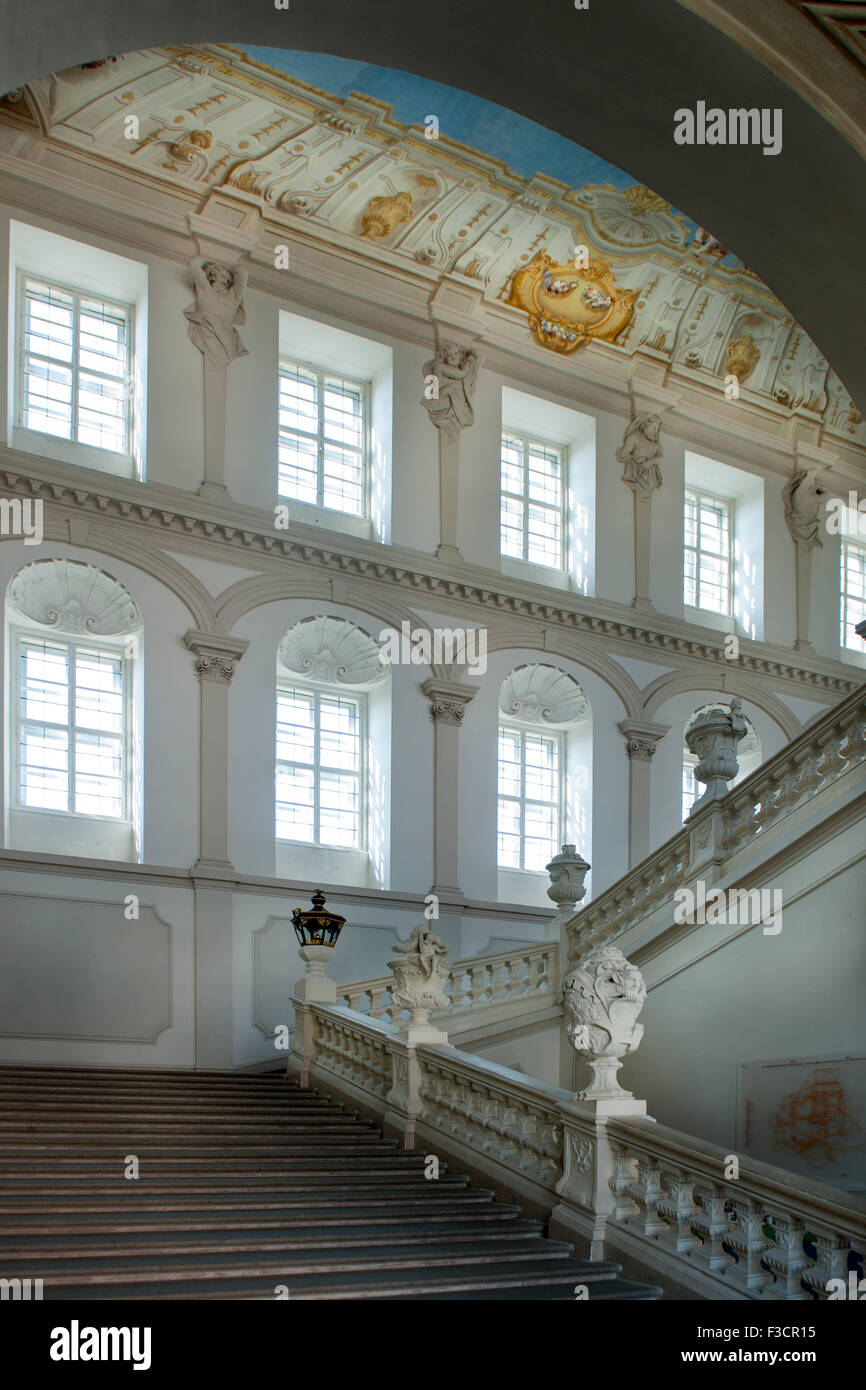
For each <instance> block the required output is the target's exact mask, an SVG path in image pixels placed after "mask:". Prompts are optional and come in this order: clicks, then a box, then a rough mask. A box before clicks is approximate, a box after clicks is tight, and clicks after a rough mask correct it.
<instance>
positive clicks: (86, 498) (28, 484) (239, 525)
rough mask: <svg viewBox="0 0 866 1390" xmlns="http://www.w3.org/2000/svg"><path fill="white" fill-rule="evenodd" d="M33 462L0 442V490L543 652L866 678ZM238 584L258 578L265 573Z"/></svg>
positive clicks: (848, 682)
mask: <svg viewBox="0 0 866 1390" xmlns="http://www.w3.org/2000/svg"><path fill="white" fill-rule="evenodd" d="M33 462H34V460H33V458H32V456H30V455H26V456H22V455H19V454H16V453H15V452H14V451H13V450H10V449H4V448H2V447H0V488H3V490H4V491H6V492H9V493H12V494H15V495H19V496H28V497H42V498H43V499H45V500H46V501H48V502H51V503H54V504H55V505H57V506H62V507H65V508H67V509H70V510H72V511H73V513H74V514H75V515H78V516H80V515H81V513H82V512H83V513H89V514H92V515H95V516H99V517H102V518H104V519H105V520H106V521H110V522H112V523H114V522H118V521H122V522H124V523H126V524H127V525H129V526H139V527H145V528H147V529H148V530H149V531H150V532H151V533H155V534H157V535H166V534H167V535H169V536H171V537H172V538H174V537H175V536H177V535H178V534H180V535H186V536H189V537H190V538H194V537H195V538H199V539H203V540H208V541H217V542H218V543H219V544H220V545H221V546H228V547H231V548H233V549H240V550H243V551H245V552H250V551H252V552H253V553H255V554H256V555H257V556H260V557H261V560H262V562H263V565H264V564H267V567H268V568H269V569H270V568H271V567H272V565H273V564H274V562H277V563H278V564H279V565H280V567H281V571H282V572H284V570H285V562H286V561H293V562H295V563H297V564H300V565H303V566H305V567H307V568H309V566H311V565H314V566H319V567H321V568H322V569H324V570H327V571H333V572H335V573H339V574H341V575H343V576H344V577H346V578H349V577H355V578H357V579H359V580H373V581H376V580H379V581H381V580H384V581H386V582H387V584H388V585H389V586H395V585H396V586H397V587H398V588H400V589H402V590H405V591H406V592H407V593H414V594H416V595H418V596H419V597H423V599H424V604H425V606H427V607H429V606H430V604H429V599H430V597H431V596H432V597H434V598H435V599H437V600H438V601H440V602H441V601H444V602H445V603H446V604H447V605H448V607H449V609H451V608H455V607H456V606H459V605H462V604H465V605H467V606H468V607H470V608H471V609H472V610H473V611H474V616H475V620H476V621H478V609H479V608H481V610H482V611H483V612H484V613H492V612H496V613H497V614H503V615H504V614H508V615H517V616H519V617H522V618H524V619H526V620H528V621H532V622H533V623H537V624H538V625H539V630H538V634H537V640H536V646H537V647H538V648H539V649H541V650H545V651H549V652H553V650H554V648H552V647H551V645H550V642H549V641H548V640H547V637H546V636H545V634H544V629H550V628H559V629H563V630H565V631H568V632H570V633H579V634H580V635H582V636H587V637H601V638H604V639H606V640H608V639H616V640H619V641H620V642H621V643H622V645H623V647H624V649H625V650H626V651H628V650H629V649H630V652H631V654H632V655H638V654H640V655H641V656H644V655H645V653H646V652H647V651H651V652H652V653H653V654H654V655H657V656H658V655H661V656H663V657H672V656H677V657H687V658H691V659H693V660H695V661H696V662H697V663H700V664H702V665H709V666H711V667H712V668H714V671H715V674H714V675H713V676H711V677H709V681H710V688H712V687H713V686H715V685H718V683H719V682H718V672H719V671H724V672H726V673H728V674H731V673H743V674H756V675H759V676H762V677H769V678H770V679H771V680H773V681H776V682H780V683H782V684H785V683H789V684H791V685H792V686H793V687H795V688H796V687H800V689H801V690H802V688H803V687H806V688H808V689H809V690H810V692H814V693H815V694H816V695H818V696H819V698H822V697H823V698H824V699H825V700H827V701H828V702H832V701H835V700H837V699H839V698H841V697H842V696H844V695H847V694H849V693H850V692H851V691H852V690H854V689H855V688H856V687H857V686H859V685H862V684H863V681H864V679H866V673H864V675H863V676H859V675H858V674H857V673H856V672H855V671H853V670H851V669H850V668H847V667H845V666H843V665H842V663H841V662H836V661H829V660H824V659H822V658H814V659H813V660H812V661H810V663H809V664H808V665H806V664H803V663H801V664H798V663H796V662H795V661H794V660H793V659H792V657H793V654H792V653H791V652H788V651H786V650H785V649H783V648H775V647H772V646H770V645H768V644H766V643H762V642H748V641H747V640H746V639H745V638H743V639H741V641H740V656H739V658H738V660H737V661H731V660H729V659H728V658H727V657H726V656H725V643H724V635H723V634H716V633H708V632H706V631H704V630H701V629H698V628H694V627H692V626H690V625H689V624H688V623H685V622H682V621H681V620H679V619H676V618H669V617H665V616H664V615H655V614H653V615H648V614H643V615H641V617H642V618H643V621H641V622H638V621H636V620H635V616H634V612H633V610H632V609H630V608H625V607H624V606H622V605H619V604H615V603H611V602H607V601H603V600H600V599H586V598H582V597H580V596H579V595H569V597H568V600H567V601H563V599H562V596H561V593H560V591H558V590H557V591H555V592H554V593H552V592H551V591H549V590H546V589H544V588H543V587H542V586H541V585H534V584H529V583H523V582H519V581H515V580H509V579H508V578H507V577H506V576H503V575H501V574H499V573H497V572H496V571H493V570H487V569H483V568H482V567H481V566H474V565H469V564H467V563H465V562H464V563H462V564H459V565H458V564H455V565H453V566H449V570H450V571H451V572H450V573H449V572H448V571H447V570H445V568H444V567H442V566H440V565H439V564H437V561H436V560H435V559H434V558H433V557H432V556H426V555H423V554H421V553H420V552H417V551H408V550H402V549H399V548H397V547H387V548H385V547H381V546H377V545H376V544H375V543H373V542H369V541H361V540H357V539H355V538H353V537H349V536H340V535H337V534H336V533H333V532H332V533H331V535H332V536H333V543H332V544H326V543H324V542H323V541H322V538H321V533H320V532H318V531H316V530H314V529H313V528H309V527H303V526H301V525H300V524H297V525H295V526H294V527H293V534H292V535H291V536H289V535H287V534H286V533H285V532H281V533H277V532H275V531H273V530H267V529H265V528H266V524H267V522H266V518H267V516H268V514H267V513H263V512H260V511H256V510H255V509H254V508H251V507H245V506H241V505H239V504H235V505H234V506H233V507H231V509H229V508H228V507H223V506H221V505H218V504H216V503H214V502H206V501H205V500H204V499H201V498H197V497H193V496H192V495H190V494H185V493H182V492H181V491H180V490H179V489H171V488H164V487H161V486H158V485H155V484H151V483H148V484H141V483H135V482H130V481H127V480H125V479H117V478H110V477H109V475H106V477H105V485H104V486H103V487H100V488H97V487H96V486H94V483H93V481H92V480H93V478H94V474H93V472H92V470H83V469H82V470H81V477H80V480H79V479H76V482H75V483H71V482H69V481H68V480H67V479H66V477H65V476H64V475H63V469H62V467H60V466H57V465H54V466H52V465H51V464H50V463H48V462H47V461H43V460H40V466H41V467H42V469H43V472H44V473H45V474H47V475H49V476H45V477H41V478H40V477H38V476H36V475H35V474H34V473H33V472H31V471H29V470H30V469H31V467H32V464H33ZM22 463H26V466H27V468H28V472H27V473H26V474H25V473H23V472H22V471H20V466H21V464H22ZM50 474H54V476H53V477H52V476H50ZM85 474H87V476H86V478H85ZM193 508H195V510H193ZM0 539H2V538H0ZM87 546H88V548H90V549H93V550H98V549H99V536H98V531H97V530H96V528H88V539H87ZM246 563H247V564H248V563H249V560H247V561H246ZM243 582H246V583H249V584H251V585H255V584H260V583H261V582H262V581H260V580H248V581H241V583H243ZM235 587H238V588H239V587H240V585H238V586H235ZM253 606H254V605H253Z"/></svg>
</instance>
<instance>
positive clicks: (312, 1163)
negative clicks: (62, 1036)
mask: <svg viewBox="0 0 866 1390" xmlns="http://www.w3.org/2000/svg"><path fill="white" fill-rule="evenodd" d="M130 1153H134V1154H136V1156H137V1157H138V1158H139V1160H140V1175H139V1178H138V1179H137V1180H134V1181H132V1180H127V1179H126V1178H125V1177H124V1173H123V1168H124V1160H125V1157H126V1155H127V1154H130ZM424 1160H425V1153H424V1151H422V1150H420V1149H416V1150H408V1149H403V1148H401V1147H400V1146H399V1144H398V1142H397V1141H396V1140H394V1139H385V1138H384V1137H383V1136H382V1134H381V1132H380V1130H379V1129H378V1128H377V1127H376V1126H375V1125H374V1124H371V1123H370V1121H369V1120H366V1119H362V1118H360V1117H358V1116H357V1115H355V1114H353V1113H352V1112H351V1111H350V1110H349V1109H347V1108H345V1107H344V1106H342V1105H339V1104H336V1103H334V1102H333V1101H332V1100H330V1099H329V1098H328V1097H326V1096H322V1095H317V1094H316V1093H314V1092H311V1091H306V1090H301V1089H300V1088H299V1087H298V1086H297V1084H296V1083H294V1082H293V1081H291V1080H289V1079H287V1078H286V1076H285V1074H284V1073H277V1072H275V1073H274V1074H273V1075H270V1076H249V1075H238V1074H237V1073H232V1072H207V1073H198V1072H177V1071H159V1070H158V1069H150V1070H148V1071H146V1072H139V1071H130V1070H129V1069H117V1070H113V1069H108V1068H103V1069H98V1070H92V1069H88V1068H78V1067H74V1068H62V1069H61V1068H38V1067H27V1068H12V1067H2V1068H0V1242H2V1249H3V1256H2V1261H3V1267H2V1270H0V1274H2V1275H3V1277H5V1278H16V1277H19V1278H27V1277H30V1278H34V1277H35V1278H41V1279H42V1280H43V1281H44V1297H45V1299H49V1300H50V1299H63V1300H68V1299H73V1300H74V1299H78V1298H80V1299H86V1300H111V1299H123V1300H147V1301H150V1300H156V1299H158V1300H162V1299H193V1298H195V1299H201V1298H204V1299H220V1300H224V1299H235V1300H237V1299H242V1300H252V1301H261V1300H264V1299H267V1300H270V1299H273V1298H274V1297H275V1293H276V1289H277V1287H278V1286H286V1287H288V1289H289V1295H290V1297H291V1298H292V1299H301V1300H307V1301H308V1300H317V1299H322V1300H325V1301H335V1300H345V1299H371V1298H376V1299H385V1300H394V1299H396V1300H398V1301H400V1300H405V1299H434V1300H461V1299H463V1298H468V1299H479V1298H485V1299H488V1300H489V1299H504V1300H511V1299H517V1298H521V1299H525V1298H531V1299H535V1300H541V1299H545V1300H547V1299H555V1300H558V1301H564V1300H565V1299H570V1298H573V1297H574V1288H575V1286H576V1285H579V1284H586V1285H587V1288H589V1289H590V1290H591V1293H590V1296H591V1297H593V1298H597V1299H599V1300H618V1299H623V1300H636V1299H640V1300H644V1299H651V1298H655V1297H658V1290H656V1289H654V1288H652V1287H651V1286H649V1285H641V1284H632V1283H629V1282H628V1281H626V1280H622V1279H621V1278H620V1271H619V1267H618V1266H617V1265H612V1264H606V1263H603V1262H592V1263H589V1262H588V1261H585V1260H578V1259H576V1258H575V1257H574V1254H573V1251H572V1250H571V1247H570V1246H568V1245H566V1244H563V1243H561V1242H556V1241H550V1240H547V1239H546V1238H545V1237H544V1235H543V1227H542V1226H541V1223H540V1222H538V1221H535V1220H531V1219H527V1218H526V1217H524V1216H523V1215H522V1213H521V1211H520V1208H519V1207H517V1206H516V1205H514V1204H512V1203H502V1202H499V1201H498V1200H497V1199H496V1198H495V1196H494V1194H493V1193H492V1192H490V1191H488V1190H487V1189H485V1188H480V1187H474V1186H473V1185H472V1184H471V1182H470V1180H469V1178H468V1177H466V1176H465V1175H463V1174H459V1173H453V1172H449V1171H448V1170H447V1168H446V1166H445V1165H444V1164H442V1165H441V1166H440V1170H439V1176H438V1178H437V1179H436V1180H435V1181H431V1180H428V1179H427V1178H426V1177H425V1162H424Z"/></svg>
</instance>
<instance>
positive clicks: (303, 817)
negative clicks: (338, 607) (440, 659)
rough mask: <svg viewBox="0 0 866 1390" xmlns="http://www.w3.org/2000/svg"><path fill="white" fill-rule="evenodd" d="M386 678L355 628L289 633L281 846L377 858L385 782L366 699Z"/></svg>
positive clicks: (280, 769) (281, 686) (371, 645)
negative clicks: (375, 751) (380, 803)
mask: <svg viewBox="0 0 866 1390" xmlns="http://www.w3.org/2000/svg"><path fill="white" fill-rule="evenodd" d="M388 680H389V671H388V667H387V665H386V664H385V663H384V662H383V661H382V659H381V657H380V649H379V647H378V646H377V644H376V642H375V641H374V640H373V638H372V637H370V636H369V634H367V633H366V632H364V631H362V629H361V628H359V627H356V626H355V624H354V623H350V622H347V621H346V620H345V619H342V618H334V617H315V618H306V619H304V620H303V621H301V622H299V623H296V624H295V625H294V627H292V628H290V629H289V631H288V632H287V633H286V635H285V637H284V638H283V640H282V642H281V643H280V646H279V652H278V656H277V696H276V706H277V721H276V722H277V729H276V815H275V819H276V837H277V841H278V845H279V843H280V842H282V843H284V844H285V845H294V846H296V847H298V846H308V847H310V848H316V847H318V848H321V849H328V850H339V851H351V852H354V853H355V854H357V855H364V856H370V855H372V856H373V857H374V859H375V857H376V855H377V850H378V846H377V844H376V834H375V832H374V827H376V826H378V825H379V824H380V823H381V815H380V814H379V812H380V808H378V807H377V804H376V802H377V797H378V796H379V794H380V789H379V786H378V783H379V781H380V779H379V778H377V777H375V776H374V771H375V766H376V760H375V759H374V758H372V757H371V729H370V717H371V711H370V703H369V696H370V692H372V691H374V690H375V689H376V688H380V687H382V686H383V685H384V684H385V683H387V682H388ZM374 714H375V711H374ZM294 863H295V865H297V864H298V860H297V856H296V857H295V860H294ZM284 867H285V865H284ZM310 867H311V866H310ZM351 877H352V876H351V874H350V875H349V878H351ZM375 877H377V878H378V877H379V875H378V873H377V874H376V875H375Z"/></svg>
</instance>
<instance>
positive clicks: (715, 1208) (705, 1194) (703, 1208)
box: [692, 1186, 733, 1274]
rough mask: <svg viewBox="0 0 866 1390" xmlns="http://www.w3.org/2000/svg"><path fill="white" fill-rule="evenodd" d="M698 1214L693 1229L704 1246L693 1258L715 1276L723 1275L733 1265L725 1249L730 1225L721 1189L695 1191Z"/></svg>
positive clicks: (696, 1251) (712, 1188) (695, 1252)
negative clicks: (725, 1240)
mask: <svg viewBox="0 0 866 1390" xmlns="http://www.w3.org/2000/svg"><path fill="white" fill-rule="evenodd" d="M694 1195H695V1201H696V1202H697V1204H698V1212H697V1214H696V1216H695V1217H694V1219H693V1223H692V1224H693V1227H694V1229H695V1230H697V1231H698V1233H699V1235H700V1237H701V1240H702V1242H703V1243H702V1245H701V1246H700V1248H699V1249H698V1250H695V1251H694V1254H693V1256H692V1258H693V1259H694V1261H695V1263H696V1264H701V1265H703V1266H704V1268H705V1269H708V1270H710V1271H711V1272H712V1273H713V1274H721V1273H723V1271H724V1270H726V1269H727V1268H728V1266H729V1265H731V1264H732V1263H733V1259H732V1256H730V1255H729V1254H728V1253H727V1251H726V1250H725V1248H724V1239H725V1237H726V1236H727V1234H728V1230H729V1226H730V1223H729V1221H728V1218H727V1216H726V1214H725V1196H724V1193H723V1192H722V1190H721V1188H719V1187H716V1186H713V1187H711V1188H701V1189H700V1190H698V1189H697V1188H695V1189H694Z"/></svg>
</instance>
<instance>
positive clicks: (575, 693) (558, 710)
mask: <svg viewBox="0 0 866 1390" xmlns="http://www.w3.org/2000/svg"><path fill="white" fill-rule="evenodd" d="M499 708H500V710H501V712H502V713H503V714H504V715H506V717H508V718H510V719H516V720H518V722H519V723H521V724H545V725H547V726H549V727H550V728H558V729H565V728H569V727H573V726H574V725H575V724H580V723H582V722H583V721H584V720H585V719H589V718H590V717H591V710H590V707H589V700H588V699H587V698H586V695H585V694H584V693H583V690H582V689H581V687H580V685H579V684H578V682H577V681H576V680H575V679H574V677H573V676H569V675H567V674H566V673H565V671H560V670H558V669H557V667H555V666H545V665H542V664H541V663H539V662H533V663H531V664H527V665H525V666H516V667H515V668H514V670H513V671H509V673H508V675H507V676H506V677H505V680H504V681H503V682H502V685H501V686H500V688H499Z"/></svg>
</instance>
